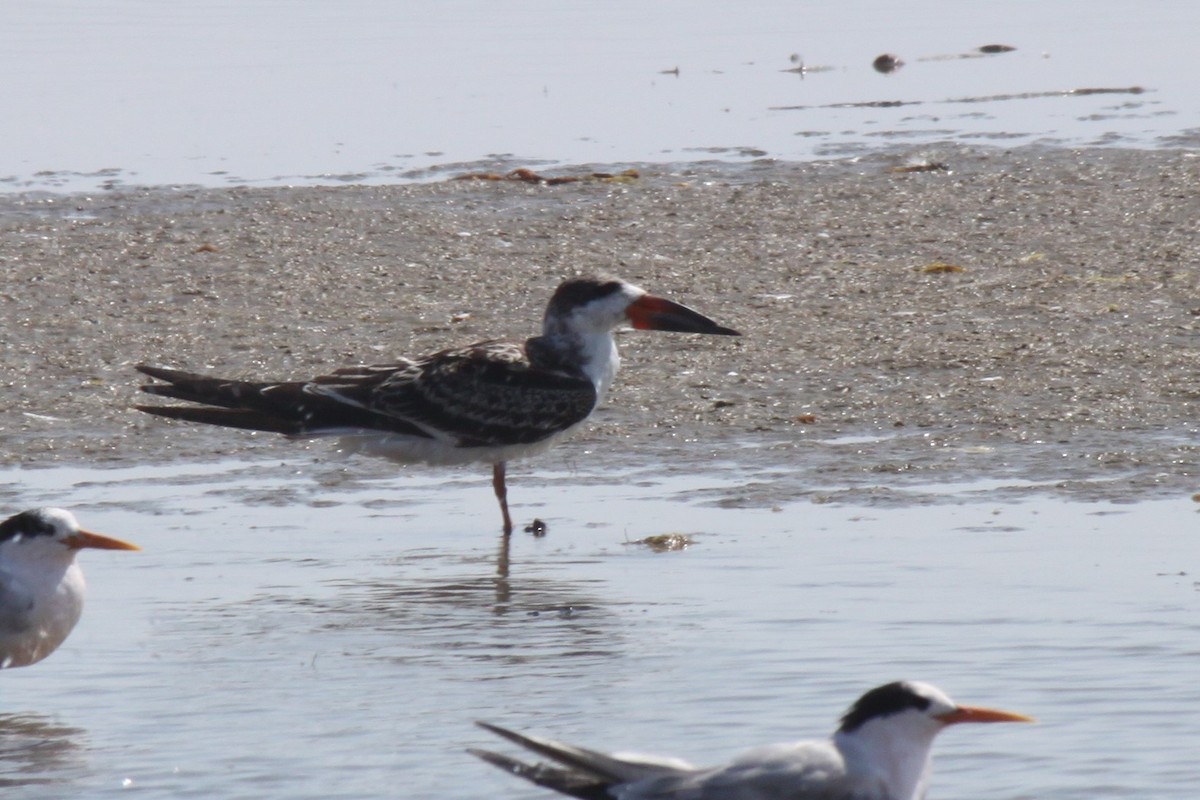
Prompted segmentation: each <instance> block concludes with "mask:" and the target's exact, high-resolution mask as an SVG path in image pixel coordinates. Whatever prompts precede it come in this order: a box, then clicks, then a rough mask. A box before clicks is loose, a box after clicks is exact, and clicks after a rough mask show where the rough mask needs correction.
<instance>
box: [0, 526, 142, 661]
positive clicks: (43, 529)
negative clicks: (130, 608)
mask: <svg viewBox="0 0 1200 800" xmlns="http://www.w3.org/2000/svg"><path fill="white" fill-rule="evenodd" d="M85 547H93V548H98V549H101V550H137V549H139V548H138V547H137V545H132V544H129V543H128V542H123V541H121V540H119V539H112V538H109V537H108V536H102V535H100V534H98V533H92V532H91V531H85V530H83V529H82V528H80V527H79V523H78V522H76V520H75V516H74V515H73V514H72V513H71V512H69V511H64V510H63V509H61V508H35V509H33V510H31V511H23V512H21V513H20V514H17V515H16V516H12V517H9V518H8V519H6V520H4V521H3V522H0V669H3V668H7V667H23V666H26V665H28V664H33V663H35V662H37V661H40V660H42V659H43V658H45V657H46V656H48V655H50V654H51V653H52V652H54V651H55V649H57V648H58V646H59V645H60V644H62V642H63V640H64V639H66V638H67V634H69V633H70V632H71V629H72V628H74V627H75V623H76V622H78V621H79V615H80V613H81V612H82V610H83V591H84V582H83V572H82V571H81V570H80V569H79V565H78V564H76V563H75V554H76V553H77V552H78V551H79V550H81V549H83V548H85Z"/></svg>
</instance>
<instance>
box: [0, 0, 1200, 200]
mask: <svg viewBox="0 0 1200 800" xmlns="http://www.w3.org/2000/svg"><path fill="white" fill-rule="evenodd" d="M1198 26H1200V6H1197V5H1196V4H1195V3H1193V2H1189V0H1162V1H1161V2H1156V3H1153V4H1150V5H1143V6H1137V7H1134V6H1131V5H1130V4H1128V3H1124V2H1118V1H1117V0H1098V1H1097V2H1092V3H1090V4H1088V6H1087V8H1086V11H1084V10H1081V8H1080V6H1079V4H1078V3H1076V2H1071V1H1070V0H1037V1H1036V2H1035V0H1011V1H1010V2H1007V3H1002V4H983V3H962V4H948V3H941V2H935V1H934V0H925V1H924V2H917V3H912V4H907V5H905V6H903V7H900V6H897V5H896V4H895V3H890V2H884V1H883V0H867V1H865V2H856V3H842V2H830V1H829V0H823V1H818V2H807V3H802V4H797V3H793V2H783V0H765V1H763V2H756V3H750V4H739V5H737V6H730V5H729V4H728V3H725V2H719V1H718V0H703V1H702V2H688V3H679V2H666V3H654V4H646V3H638V2H630V1H629V0H622V1H620V2H609V3H605V4H603V5H602V6H601V5H595V6H593V5H588V4H570V3H566V4H564V3H555V2H546V0H520V2H508V3H504V4H494V3H485V2H479V0H454V1H453V2H442V3H429V4H420V3H390V2H384V1H381V0H354V1H353V2H344V3H338V4H330V3H320V2H307V3H297V2H281V1H280V0H246V1H244V2H238V3H212V2H208V1H207V0H181V1H180V2H175V3H170V4H154V3H146V2H144V1H143V0H103V2H96V3H86V4H81V3H76V2H70V1H69V0H56V1H55V2H42V3H27V4H18V5H15V6H14V7H12V8H8V9H6V12H5V24H4V25H3V26H0V70H2V71H3V73H4V74H5V75H7V76H9V80H6V81H4V82H3V84H2V85H0V108H3V109H4V111H5V113H4V115H3V116H2V117H0V137H2V139H3V141H4V142H5V148H4V150H3V152H0V188H4V187H7V188H8V189H10V190H20V189H44V188H51V189H63V190H93V189H95V188H96V187H103V186H115V185H121V184H127V185H128V184H135V185H136V184H141V185H148V184H154V185H156V184H171V183H186V184H192V183H199V184H205V185H218V186H219V185H227V184H241V183H246V182H250V183H257V184H269V185H279V184H292V183H306V184H312V183H318V184H319V183H339V182H393V181H396V180H402V179H423V178H425V179H427V178H430V177H440V176H444V175H445V174H447V173H448V172H451V173H452V172H461V171H466V170H468V169H471V168H480V167H482V166H491V167H493V168H498V169H503V168H508V167H512V166H540V167H542V168H551V167H554V166H561V165H563V164H580V163H601V164H623V165H625V166H628V165H630V164H639V163H644V162H653V163H662V162H673V161H694V160H698V159H709V158H711V159H717V160H723V161H745V160H750V159H755V158H760V157H764V156H765V157H770V158H778V159H786V160H809V159H812V158H822V157H830V156H842V155H847V154H856V153H860V152H864V151H872V152H873V151H877V150H879V149H880V148H886V147H890V146H895V145H902V146H904V147H907V148H910V149H911V150H912V152H913V154H914V156H916V157H921V156H922V155H923V154H924V155H925V156H927V157H929V156H932V157H934V158H936V157H937V152H936V148H934V149H932V150H931V151H929V152H926V150H925V149H926V148H928V147H930V146H931V145H932V144H933V143H936V142H941V141H945V140H951V141H959V142H963V141H965V142H980V141H982V142H991V143H997V144H1000V145H1003V146H1008V145H1015V144H1026V143H1029V142H1035V141H1036V142H1047V141H1048V142H1055V143H1060V144H1066V145H1072V146H1074V145H1092V144H1117V145H1123V146H1133V147H1158V146H1163V145H1174V146H1195V144H1196V142H1197V137H1198V136H1200V133H1198V131H1200V109H1198V107H1197V105H1196V103H1195V102H1194V80H1193V78H1192V73H1191V71H1190V69H1188V68H1187V65H1189V64H1190V63H1191V61H1192V43H1193V40H1194V33H1195V31H1196V30H1197V27H1198ZM993 44H1001V45H1008V46H1012V47H1015V48H1016V50H1015V51H1012V52H1008V53H1003V54H999V55H993V56H987V57H981V54H980V53H979V52H978V48H980V47H982V46H984V45H993ZM889 52H890V53H895V54H896V55H898V56H900V57H901V58H902V59H903V60H904V61H905V62H906V63H905V66H904V67H902V68H901V69H900V70H899V71H897V72H894V73H892V74H889V75H882V74H879V73H877V72H876V71H875V70H873V69H872V67H871V63H872V61H873V60H874V59H875V57H876V56H878V55H880V54H881V53H889ZM800 65H803V66H804V67H806V68H807V71H806V72H804V73H800V72H795V71H792V70H795V69H796V68H797V67H798V66H800ZM1133 87H1137V88H1139V89H1142V90H1144V91H1142V92H1140V93H1136V94H1133V93H1124V92H1119V93H1107V92H1106V93H1095V94H1082V95H1081V94H1071V92H1072V91H1074V90H1081V89H1086V90H1094V89H1120V90H1127V89H1131V88H1133ZM480 162H482V163H480Z"/></svg>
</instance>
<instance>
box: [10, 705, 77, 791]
mask: <svg viewBox="0 0 1200 800" xmlns="http://www.w3.org/2000/svg"><path fill="white" fill-rule="evenodd" d="M85 736H86V732H85V731H83V730H80V729H79V728H72V727H70V726H68V725H61V724H58V723H56V722H55V721H54V720H52V719H51V718H49V717H45V716H42V715H40V714H32V713H17V714H0V788H8V787H16V786H47V787H51V786H54V785H60V786H61V785H62V784H64V783H67V782H69V781H71V780H72V779H73V777H74V775H75V774H76V773H82V772H83V771H84V766H85V763H84V756H83V754H84V749H85V748H84V743H83V740H84V738H85ZM53 794H54V793H53V791H52V790H51V789H49V788H48V789H47V794H46V796H47V797H51V796H53ZM59 796H64V795H59Z"/></svg>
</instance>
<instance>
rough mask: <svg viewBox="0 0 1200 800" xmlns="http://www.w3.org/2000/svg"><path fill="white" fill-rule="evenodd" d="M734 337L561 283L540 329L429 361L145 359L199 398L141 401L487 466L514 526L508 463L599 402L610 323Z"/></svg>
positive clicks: (593, 286) (596, 283) (662, 304)
mask: <svg viewBox="0 0 1200 800" xmlns="http://www.w3.org/2000/svg"><path fill="white" fill-rule="evenodd" d="M622 325H632V326H633V327H634V328H636V329H642V330H655V331H674V332H679V333H701V334H715V335H723V336H737V335H738V332H737V331H735V330H732V329H731V328H726V327H723V326H721V325H718V324H717V323H716V322H714V321H713V320H711V319H709V318H708V317H705V316H704V315H702V314H699V313H697V312H696V311H693V310H692V309H690V308H687V307H686V306H682V305H680V304H679V303H675V302H673V301H671V300H666V299H664V298H661V297H655V296H654V295H651V294H649V293H647V292H646V291H645V290H644V289H640V288H638V287H637V286H634V285H633V284H630V283H626V282H625V281H621V280H617V279H615V278H596V277H585V278H575V279H571V280H568V281H566V282H564V283H563V284H561V285H560V286H559V287H558V289H557V290H556V291H555V292H554V295H553V296H552V297H551V298H550V302H549V304H548V305H547V307H546V313H545V316H544V318H543V321H542V334H541V335H540V336H535V337H533V338H531V339H527V340H526V341H524V342H508V341H502V340H488V341H483V342H478V343H476V344H471V345H467V346H466V347H459V348H454V349H450V350H443V351H441V352H438V353H434V354H432V355H429V356H425V357H424V358H418V359H402V360H399V361H395V362H392V363H388V364H380V365H374V366H357V367H347V368H344V369H338V370H335V371H334V372H332V373H331V374H329V375H323V376H320V377H316V378H312V379H311V380H302V381H283V382H279V381H262V380H254V381H242V380H226V379H223V378H215V377H209V376H207V375H199V374H195V373H191V372H184V371H182V370H177V369H169V368H165V367H155V366H149V365H145V364H143V365H140V366H138V368H137V369H138V370H139V371H141V372H142V373H144V374H146V375H149V376H150V377H152V378H156V379H158V380H160V381H162V383H154V384H149V385H146V386H143V387H142V390H143V391H145V392H148V393H150V394H154V395H158V396H161V397H169V398H174V399H177V400H184V401H188V402H191V403H196V404H198V405H195V406H151V405H139V406H137V408H138V409H140V410H141V411H145V412H147V413H150V414H156V415H158V416H160V417H167V418H170V419H178V420H186V421H189V422H200V423H205V424H209V425H221V426H225V427H230V428H243V429H249V430H253V431H269V432H273V433H281V434H285V435H287V436H289V437H291V438H296V439H303V438H315V437H334V438H337V439H338V440H340V443H341V445H342V446H343V447H344V448H345V449H347V450H350V451H353V452H361V453H366V454H368V455H375V456H382V457H384V458H388V459H391V460H393V461H397V462H401V463H425V464H433V465H452V464H468V463H475V462H483V463H489V464H491V465H492V488H493V490H494V491H495V494H496V499H497V501H498V502H499V504H500V512H501V515H502V516H503V525H504V533H505V535H506V536H507V535H508V534H510V533H511V532H512V529H513V523H512V518H511V517H510V515H509V511H508V489H507V484H506V481H505V467H506V464H507V463H508V462H509V461H510V460H512V459H514V458H519V457H525V456H531V455H534V454H537V453H540V452H543V451H545V450H546V449H548V448H549V447H550V446H551V445H553V444H554V443H555V442H557V441H558V440H559V439H561V438H562V437H563V436H565V435H566V434H568V433H569V432H570V431H571V430H573V429H574V428H576V427H577V426H578V425H580V424H581V423H582V422H583V421H584V420H585V419H587V418H588V416H589V415H590V414H591V413H592V411H593V410H594V409H595V408H596V406H597V404H599V403H600V402H601V401H602V400H603V398H604V395H605V393H606V392H607V391H608V389H609V387H610V386H611V385H612V382H613V378H614V377H615V376H616V373H617V366H618V364H619V363H620V359H619V357H618V355H617V347H616V343H615V341H614V340H613V331H614V330H615V329H617V328H618V327H620V326H622Z"/></svg>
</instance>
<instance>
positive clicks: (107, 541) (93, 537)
mask: <svg viewBox="0 0 1200 800" xmlns="http://www.w3.org/2000/svg"><path fill="white" fill-rule="evenodd" d="M67 544H68V545H69V546H71V547H74V548H75V549H76V550H82V549H83V548H85V547H93V548H95V549H97V550H141V549H142V548H140V547H138V546H137V545H136V544H130V543H129V542H123V541H121V540H120V539H114V538H112V537H111V536H104V535H103V534H99V533H92V532H91V531H85V530H82V529H81V530H79V531H78V532H77V533H75V534H74V535H73V536H70V537H68V538H67Z"/></svg>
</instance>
